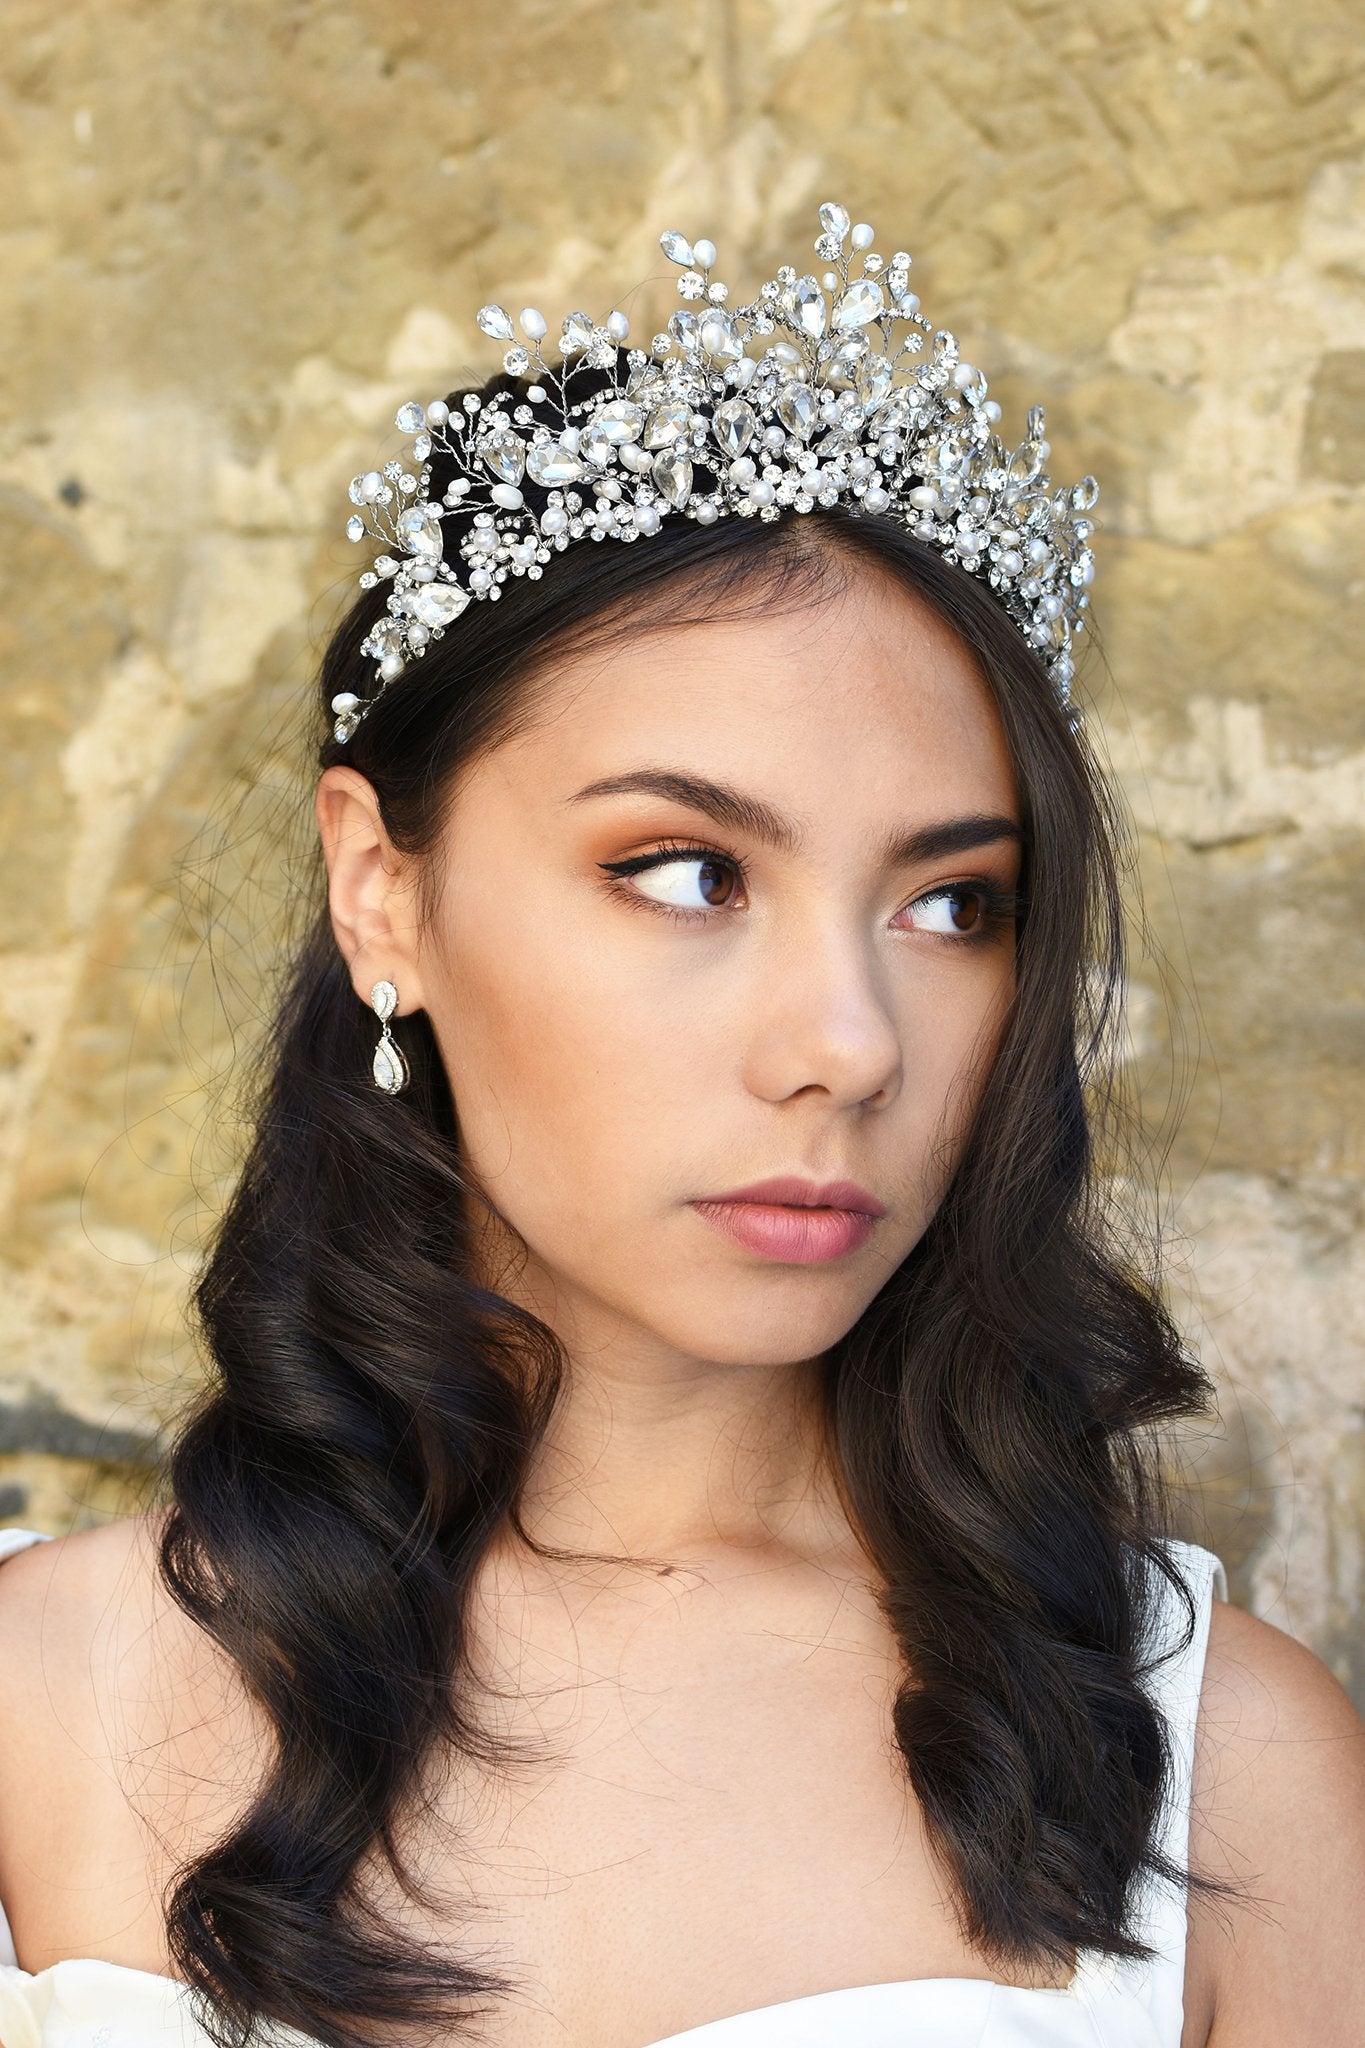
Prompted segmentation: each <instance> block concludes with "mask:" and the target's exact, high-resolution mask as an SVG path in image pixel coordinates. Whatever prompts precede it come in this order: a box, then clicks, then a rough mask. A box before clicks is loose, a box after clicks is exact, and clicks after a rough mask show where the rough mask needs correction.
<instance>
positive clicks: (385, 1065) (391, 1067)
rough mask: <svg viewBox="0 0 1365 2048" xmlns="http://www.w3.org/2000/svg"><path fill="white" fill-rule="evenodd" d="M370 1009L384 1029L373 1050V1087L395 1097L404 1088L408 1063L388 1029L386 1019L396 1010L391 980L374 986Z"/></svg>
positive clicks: (387, 1020) (394, 990) (406, 1082)
mask: <svg viewBox="0 0 1365 2048" xmlns="http://www.w3.org/2000/svg"><path fill="white" fill-rule="evenodd" d="M370 1008H371V1009H372V1010H373V1011H374V1014H375V1016H376V1017H377V1018H378V1019H379V1021H380V1023H381V1024H382V1025H383V1027H384V1028H383V1030H382V1031H381V1032H380V1034H379V1043H378V1045H377V1046H376V1047H375V1049H374V1085H375V1087H376V1088H382V1089H383V1091H384V1093H385V1094H386V1095H398V1094H400V1093H401V1092H402V1090H403V1089H404V1088H406V1087H407V1085H408V1063H407V1061H406V1060H405V1059H404V1057H403V1049H402V1047H401V1046H400V1045H399V1044H398V1043H397V1041H396V1040H395V1038H394V1036H393V1033H392V1032H391V1031H390V1030H389V1019H390V1017H391V1016H392V1015H393V1013H394V1011H395V1010H396V1009H397V1008H398V990H397V989H396V988H395V987H394V985H393V983H392V982H391V981H377V982H376V983H375V985H374V987H373V988H372V989H371V990H370Z"/></svg>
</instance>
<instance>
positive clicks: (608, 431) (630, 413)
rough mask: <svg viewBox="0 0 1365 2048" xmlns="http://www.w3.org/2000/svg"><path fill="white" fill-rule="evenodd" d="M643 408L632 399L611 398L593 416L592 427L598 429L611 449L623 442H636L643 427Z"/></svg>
mask: <svg viewBox="0 0 1365 2048" xmlns="http://www.w3.org/2000/svg"><path fill="white" fill-rule="evenodd" d="M644 423H645V415H644V411H643V408H642V407H640V406H638V405H637V404H636V403H635V401H634V399H633V398H613V399H609V400H608V402H607V404H606V405H604V406H602V407H601V408H600V409H599V410H598V411H597V412H595V413H594V414H593V425H594V426H596V427H600V428H601V430H602V432H603V433H604V434H605V435H606V437H607V439H608V441H610V442H611V444H612V446H613V447H616V448H619V447H620V446H621V444H622V442H624V441H638V440H639V438H640V430H641V428H642V427H643V426H644Z"/></svg>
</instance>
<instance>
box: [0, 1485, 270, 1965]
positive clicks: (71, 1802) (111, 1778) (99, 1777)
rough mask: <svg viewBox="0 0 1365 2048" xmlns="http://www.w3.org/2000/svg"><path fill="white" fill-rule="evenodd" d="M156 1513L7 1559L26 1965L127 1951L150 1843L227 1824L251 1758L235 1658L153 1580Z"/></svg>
mask: <svg viewBox="0 0 1365 2048" xmlns="http://www.w3.org/2000/svg"><path fill="white" fill-rule="evenodd" d="M162 1521H163V1516H162V1515H161V1514H160V1513H158V1514H153V1515H146V1516H136V1517H132V1518H130V1519H128V1520H125V1521H119V1522H113V1523H110V1524H108V1525H107V1526H106V1527H104V1528H100V1529H92V1530H88V1531H82V1532H80V1533H79V1534H76V1535H71V1536H65V1537H61V1538H58V1539H57V1540H56V1541H54V1542H51V1543H40V1544H35V1545H34V1546H33V1547H32V1548H31V1549H27V1550H23V1551H20V1552H18V1553H16V1554H15V1555H14V1556H12V1557H9V1558H7V1559H6V1560H5V1561H4V1563H3V1564H0V1899H3V1900H4V1902H5V1906H6V1908H7V1911H8V1914H9V1918H10V1920H11V1922H12V1923H13V1926H14V1932H15V1938H16V1941H17V1943H18V1945H19V1952H20V1956H21V1958H22V1959H23V1960H24V1961H25V1964H26V1967H31V1968H41V1967H43V1966H44V1964H45V1962H46V1961H48V1960H52V1959H54V1958H55V1957H57V1956H60V1955H70V1954H76V1955H86V1956H100V1955H105V1954H110V1955H116V1956H122V1955H124V1953H125V1951H124V1950H123V1949H121V1948H120V1947H118V1946H117V1942H118V1941H120V1940H124V1939H126V1938H127V1937H128V1930H129V1928H130V1927H131V1926H134V1925H135V1920H130V1918H129V1908H128V1904H127V1901H128V1899H129V1897H130V1896H131V1897H133V1898H134V1899H137V1900H139V1901H141V1900H150V1899H154V1898H155V1896H156V1887H157V1885H158V1884H159V1882H160V1876H161V1869H160V1865H159V1864H157V1863H156V1860H155V1859H156V1857H157V1856H159V1855H160V1853H161V1845H165V1847H166V1848H167V1849H168V1850H170V1849H173V1848H178V1847H181V1846H184V1845H186V1844H192V1843H193V1842H195V1841H198V1840H200V1839H202V1838H203V1835H204V1834H205V1832H211V1831H212V1829H213V1828H214V1827H215V1826H216V1825H218V1824H220V1822H221V1818H222V1815H223V1813H224V1811H228V1810H234V1809H235V1807H236V1806H237V1804H238V1802H239V1800H240V1798H241V1796H242V1789H243V1787H244V1786H245V1785H247V1784H249V1783H250V1782H251V1779H252V1776H253V1772H254V1767H255V1764H256V1762H257V1760H258V1757H259V1742H258V1740H257V1739H255V1730H254V1727H253V1724H252V1718H251V1710H250V1708H249V1706H248V1704H247V1702H246V1700H245V1695H244V1691H243V1688H242V1686H241V1684H240V1681H239V1679H238V1676H237V1674H236V1672H235V1670H234V1669H233V1667H231V1666H230V1665H229V1664H228V1662H227V1660H226V1659H225V1658H224V1657H223V1656H222V1654H221V1653H220V1652H219V1650H218V1649H217V1646H216V1645H215V1644H214V1643H213V1642H212V1641H211V1639H210V1638H209V1637H208V1636H206V1635H205V1633H204V1632H203V1630H202V1629H200V1628H199V1627H198V1626H197V1625H196V1624H195V1623H194V1622H193V1621H191V1620H190V1618H189V1617H188V1616H187V1615H185V1614H184V1613H182V1612H181V1610H180V1608H179V1607H178V1606H177V1605H176V1603H175V1602H174V1600H172V1598H171V1596H170V1594H169V1592H168V1591H167V1589H166V1587H165V1586H164V1584H163V1583H162V1581H161V1578H160V1574H159V1571H158V1563H157V1558H158V1548H159V1542H160V1535H161V1527H162ZM106 1919H108V1920H109V1922H110V1925H109V1926H106V1925H105V1920H106ZM154 1920H155V1916H152V1917H151V1918H150V1919H149V1922H148V1925H149V1929H150V1930H151V1931H150V1932H149V1933H148V1934H147V1937H146V1940H147V1949H146V1953H147V1955H148V1956H149V1957H150V1958H152V1959H153V1960H152V1961H151V1962H149V1964H148V1965H147V1966H148V1967H153V1968H155V1967H158V1964H157V1963H156V1961H155V1957H156V1955H157V1948H156V1940H157V1938H158V1937H157V1934H156V1927H155V1925H154ZM120 1930H121V1932H120ZM111 1943H114V1944H115V1945H114V1946H112V1947H111V1946H110V1945H109V1944H111Z"/></svg>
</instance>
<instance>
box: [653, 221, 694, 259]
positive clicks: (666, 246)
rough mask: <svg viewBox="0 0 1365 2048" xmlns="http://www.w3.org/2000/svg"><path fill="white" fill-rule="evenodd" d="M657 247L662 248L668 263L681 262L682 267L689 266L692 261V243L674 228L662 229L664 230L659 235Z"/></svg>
mask: <svg viewBox="0 0 1365 2048" xmlns="http://www.w3.org/2000/svg"><path fill="white" fill-rule="evenodd" d="M659 247H660V248H661V249H662V250H663V252H664V254H665V256H666V257H667V258H668V260H669V262H670V263H681V264H682V265H683V266H684V267H690V265H691V262H692V244H691V243H690V242H689V241H687V240H686V238H685V237H684V236H682V235H680V234H678V233H677V232H676V230H675V229H673V228H665V229H664V232H663V233H662V234H661V235H660V237H659Z"/></svg>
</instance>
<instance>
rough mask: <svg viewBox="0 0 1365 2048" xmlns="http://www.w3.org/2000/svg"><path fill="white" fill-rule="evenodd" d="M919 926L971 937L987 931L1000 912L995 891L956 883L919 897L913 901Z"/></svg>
mask: <svg viewBox="0 0 1365 2048" xmlns="http://www.w3.org/2000/svg"><path fill="white" fill-rule="evenodd" d="M909 909H910V911H911V914H912V917H913V920H914V925H915V929H916V930H917V931H922V932H941V933H942V934H943V935H944V937H945V938H959V939H970V938H975V937H977V936H978V935H979V934H981V933H982V932H984V931H985V930H986V928H987V926H988V925H990V924H991V923H992V922H993V920H994V918H995V917H996V916H997V915H998V909H997V906H996V905H995V904H994V903H993V902H992V901H991V892H990V891H989V890H987V889H984V888H981V887H979V886H978V885H977V884H975V883H971V882H963V883H957V884H954V886H953V887H952V888H949V889H935V890H933V891H932V892H931V894H929V895H928V896H920V897H917V898H916V900H915V901H914V902H913V903H912V904H910V906H909Z"/></svg>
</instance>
